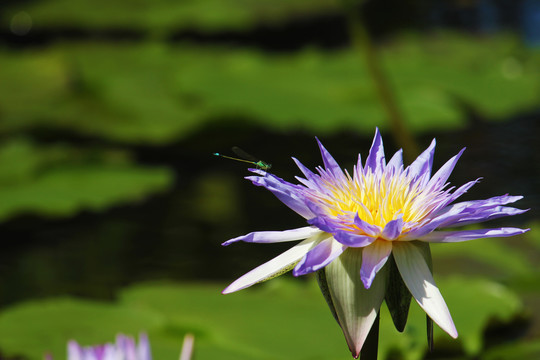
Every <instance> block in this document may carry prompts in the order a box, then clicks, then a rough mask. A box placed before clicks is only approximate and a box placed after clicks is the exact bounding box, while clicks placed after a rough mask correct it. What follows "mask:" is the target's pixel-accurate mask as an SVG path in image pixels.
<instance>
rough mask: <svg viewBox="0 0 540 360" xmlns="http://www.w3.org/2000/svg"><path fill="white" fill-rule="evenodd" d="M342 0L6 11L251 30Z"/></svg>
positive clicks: (62, 21)
mask: <svg viewBox="0 0 540 360" xmlns="http://www.w3.org/2000/svg"><path fill="white" fill-rule="evenodd" d="M340 9H341V2H340V1H338V0H275V1H272V2H271V3H267V2H264V1H263V2H261V1H257V0H180V1H174V0H159V1H152V2H147V1H137V2H133V1H130V0H119V1H113V2H111V1H106V0H99V1H90V0H60V1H59V0H56V1H35V2H33V3H31V4H24V5H22V6H21V5H14V6H11V7H10V9H9V11H8V12H7V13H6V15H4V18H3V21H4V23H8V24H9V22H10V20H11V16H13V15H14V14H16V13H17V12H19V11H25V12H26V13H28V14H29V16H30V17H31V19H32V22H33V23H35V27H37V28H38V29H47V28H57V27H58V26H65V27H69V28H74V27H75V28H90V29H109V28H110V29H118V28H124V29H125V28H127V29H136V30H138V31H147V32H150V33H152V34H156V33H157V34H160V33H163V32H164V31H171V30H184V29H190V30H193V29H196V30H199V31H217V30H232V29H246V28H249V27H253V26H254V25H256V24H267V25H268V24H272V23H276V22H283V21H285V20H288V19H290V18H293V17H294V16H296V15H297V14H302V16H306V15H309V14H324V13H326V12H329V11H339V10H340Z"/></svg>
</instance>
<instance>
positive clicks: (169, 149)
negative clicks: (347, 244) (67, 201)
mask: <svg viewBox="0 0 540 360" xmlns="http://www.w3.org/2000/svg"><path fill="white" fill-rule="evenodd" d="M538 118H539V115H538V114H535V113H533V114H525V115H523V116H518V117H515V118H514V119H512V120H508V121H504V122H489V123H484V122H481V121H480V122H475V121H473V122H471V123H470V125H469V126H467V127H466V128H463V129H461V130H456V131H452V132H441V133H429V134H423V135H422V136H421V137H419V138H418V139H417V140H418V142H419V144H420V146H421V147H422V148H425V147H426V146H427V145H428V144H429V142H430V141H431V139H432V138H433V137H436V138H437V143H438V145H437V150H436V159H435V164H434V168H435V169H436V168H438V167H439V166H441V165H442V163H443V162H445V161H446V160H447V159H448V158H450V157H451V156H453V155H454V154H455V153H457V152H458V151H459V150H460V149H461V148H462V147H464V146H466V147H467V150H466V152H465V153H464V155H463V157H462V158H461V160H460V162H459V163H458V165H457V167H456V169H455V171H454V174H453V175H452V177H451V178H450V181H451V182H452V184H454V185H461V184H463V183H465V182H466V181H469V180H472V179H475V178H478V177H483V180H482V182H481V183H480V184H478V185H476V186H475V187H473V188H472V189H471V190H470V191H469V193H468V194H466V195H465V196H464V198H467V199H480V198H487V197H491V196H496V195H502V194H505V193H511V194H515V195H518V194H521V195H524V196H525V199H524V200H522V201H520V202H519V203H518V204H517V207H520V208H531V209H532V210H531V211H529V212H528V213H526V214H525V215H521V216H519V217H515V218H511V219H505V220H503V221H499V222H495V221H493V222H491V223H490V225H493V226H495V225H500V224H511V225H512V226H527V225H526V224H527V223H530V221H531V220H533V219H538V213H537V212H536V209H538V205H539V202H540V198H539V192H538V188H539V185H540V184H539V179H540V145H539V142H538V140H537V135H538V134H539V130H540V129H539V126H540V122H539V121H538ZM383 138H384V140H385V148H386V155H387V157H389V156H391V154H392V153H393V152H394V151H395V150H396V147H395V145H394V143H393V141H392V138H391V137H390V134H389V133H384V132H383ZM320 139H321V140H322V141H323V143H324V144H325V146H326V147H327V148H328V149H329V151H330V152H331V153H332V154H333V155H334V157H335V158H336V160H338V162H340V165H342V167H344V168H348V169H350V168H352V165H353V163H354V162H355V161H356V156H357V154H358V152H360V153H361V154H362V155H363V157H365V156H366V155H367V152H368V150H369V147H370V144H371V140H372V134H370V135H365V136H362V135H357V134H354V133H352V132H343V133H336V134H333V135H324V136H321V137H320ZM77 142H78V144H80V146H85V145H86V143H87V142H86V141H85V140H84V139H77ZM90 142H91V141H90ZM232 145H239V146H241V147H243V148H244V149H246V150H249V151H250V152H254V153H256V155H258V156H260V157H261V159H263V160H266V161H268V162H270V163H272V164H273V168H272V172H274V173H275V174H276V175H278V176H280V177H283V178H284V179H286V180H289V181H292V180H294V176H295V175H299V171H298V170H297V169H296V167H295V165H294V163H293V162H292V160H291V159H290V157H291V156H295V157H297V158H298V159H300V160H301V161H302V162H303V163H304V164H305V165H306V166H308V167H311V168H312V167H314V166H316V165H319V164H321V161H320V156H319V153H318V149H317V145H316V142H315V139H314V134H306V133H302V132H297V133H275V132H273V133H272V132H267V131H265V130H263V129H261V128H256V127H254V126H252V125H249V124H248V123H241V122H236V123H232V122H220V123H216V124H215V125H213V126H210V127H207V128H206V129H203V130H201V131H200V132H199V133H197V134H194V135H193V136H191V137H190V138H188V139H186V140H185V141H183V142H179V143H176V144H171V145H168V146H160V147H151V146H137V147H135V148H134V149H133V150H134V151H135V153H136V154H137V158H138V161H139V162H141V163H144V164H147V165H159V166H162V165H165V166H168V167H170V168H172V169H174V171H175V174H176V181H175V183H174V186H173V187H172V188H171V189H170V190H169V191H167V192H166V193H161V194H159V195H156V196H153V197H151V198H148V199H146V200H145V201H142V202H140V203H135V204H126V205H123V206H118V207H115V208H112V209H110V210H108V211H106V212H103V213H90V212H83V213H80V214H79V215H77V216H75V217H73V218H69V219H44V218H39V217H33V216H23V217H18V218H15V219H12V220H11V221H9V222H6V223H3V224H2V225H1V226H0V236H1V237H2V239H3V251H2V252H1V254H0V264H1V265H0V287H1V288H2V289H4V291H3V296H2V297H1V298H0V305H2V306H5V305H7V304H11V303H13V302H16V301H20V300H23V299H27V298H39V297H48V296H52V295H64V294H70V295H78V296H85V297H92V298H102V299H111V298H114V295H115V292H116V290H117V289H118V288H120V287H122V286H125V285H127V284H130V283H134V282H139V281H144V280H153V279H172V280H189V281H191V280H198V281H200V280H204V281H222V282H224V283H225V282H227V281H231V280H233V279H234V278H236V277H237V276H239V275H241V274H243V273H244V272H246V271H248V270H249V269H251V268H252V267H255V266H256V265H258V264H260V263H261V262H263V261H265V260H267V259H269V258H271V257H273V256H274V255H277V254H279V253H280V252H281V251H283V249H284V248H287V247H288V245H284V246H280V245H274V246H268V247H266V246H264V245H250V244H235V245H232V246H231V247H222V246H221V245H220V244H221V243H222V242H223V241H225V240H227V239H229V238H231V237H235V236H238V235H241V234H244V233H247V232H250V231H256V230H283V229H289V228H294V227H299V226H303V221H302V219H301V218H300V217H299V216H297V215H296V214H295V213H293V212H292V211H290V210H289V209H288V208H286V207H285V206H284V205H282V204H281V202H279V201H278V200H276V199H275V198H274V197H273V195H272V194H271V193H270V192H268V191H265V190H264V189H262V188H258V187H255V186H252V185H251V184H250V183H249V182H248V181H246V180H244V179H243V177H244V176H246V175H248V172H247V170H246V167H245V165H244V164H242V163H236V162H232V161H228V160H225V159H219V158H217V157H214V156H212V153H213V152H215V151H219V152H224V153H226V152H227V151H228V149H229V148H230V147H231V146H232Z"/></svg>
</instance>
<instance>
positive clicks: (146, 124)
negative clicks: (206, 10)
mask: <svg viewBox="0 0 540 360" xmlns="http://www.w3.org/2000/svg"><path fill="white" fill-rule="evenodd" d="M517 44H518V43H517V39H516V38H513V37H506V36H500V37H493V38H489V39H475V38H472V37H465V36H458V35H451V34H440V35H438V36H411V37H402V38H396V39H395V40H394V41H392V42H391V43H389V44H388V45H386V46H384V47H383V48H382V51H381V59H382V60H383V62H384V64H385V67H386V68H387V69H388V73H389V75H390V79H391V81H392V83H393V87H394V88H395V91H396V94H397V97H398V99H399V102H400V104H402V107H403V110H404V112H405V116H406V118H407V119H408V126H409V127H410V128H411V129H412V130H413V131H417V132H418V131H427V130H433V129H435V128H437V129H449V128H455V127H458V126H462V125H463V111H464V108H467V107H471V108H473V109H477V110H478V111H480V112H483V113H484V114H486V115H488V116H490V117H494V118H498V117H501V116H506V115H508V114H511V113H515V112H517V111H522V110H526V109H528V108H531V107H533V106H535V105H536V104H537V103H538V98H537V96H536V95H535V94H536V92H535V86H536V82H537V81H536V80H537V77H536V74H535V73H534V71H533V69H534V66H533V65H534V64H535V63H536V62H538V61H539V60H538V56H539V55H538V54H536V55H535V53H533V52H530V53H527V52H524V53H525V54H526V55H525V56H521V57H519V59H518V58H517V57H516V56H517V55H516V50H515V48H516V47H517V46H518V45H517ZM443 45H444V46H443ZM479 45H482V46H479ZM486 48H487V49H488V50H485V49H486ZM450 54H451V56H450ZM450 58H451V59H452V60H450ZM454 59H457V60H456V61H454ZM512 59H513V60H512ZM507 61H515V62H519V66H520V69H521V70H520V71H521V72H518V73H516V74H515V76H514V75H512V76H509V75H508V74H507V72H506V70H504V69H505V65H504V64H505V63H506V62H507ZM479 64H480V65H479ZM0 67H2V68H3V69H5V72H6V73H8V74H10V75H9V76H8V77H7V79H6V80H4V81H3V82H2V83H1V84H0V99H1V100H0V108H1V110H2V115H3V121H2V124H1V125H0V133H4V134H6V133H7V134H9V133H11V132H13V131H22V130H27V129H33V128H36V127H44V126H46V127H47V128H48V129H63V130H68V129H69V130H70V131H74V132H76V133H81V134H84V135H87V136H88V135H89V136H95V137H104V138H108V139H113V140H116V141H123V142H131V143H133V142H135V143H141V142H152V143H167V142H172V141H176V140H178V139H182V138H185V137H186V136H188V135H189V134H192V133H193V132H194V131H197V129H199V128H200V127H202V126H205V125H209V124H210V123H215V122H216V121H224V120H223V119H234V118H236V119H238V118H240V119H246V120H249V121H252V122H254V123H259V124H260V125H262V126H265V127H268V128H273V129H278V130H287V131H289V130H305V131H310V132H314V133H327V132H334V131H342V130H343V129H351V130H353V131H359V132H368V131H369V132H371V131H372V129H373V127H374V126H379V127H381V128H384V127H388V124H387V121H386V114H385V112H384V111H383V109H382V107H381V105H380V103H379V101H378V98H377V96H376V94H375V91H374V87H373V84H372V81H371V78H370V76H369V74H368V73H367V70H366V68H365V66H364V64H363V62H362V57H361V56H359V54H358V53H356V52H354V51H352V50H348V49H345V50H340V51H335V52H331V53H324V52H321V51H318V50H313V49H311V50H310V49H308V50H304V51H301V52H298V53H295V54H287V55H283V54H281V55H268V54H263V53H260V52H257V51H254V50H233V49H227V48H216V47H196V46H188V45H185V44H184V45H178V46H167V45H164V44H158V43H138V44H133V43H123V44H122V43H120V44H119V43H114V44H107V43H83V44H79V45H66V44H64V45H55V46H52V47H50V48H45V49H43V50H39V51H37V50H36V51H32V52H28V53H24V52H22V53H8V52H5V51H3V52H0ZM26 74H32V76H31V77H28V76H27V75H26ZM43 79H45V80H43ZM21 84H22V85H21ZM23 85H24V89H26V90H25V91H13V89H14V88H19V87H21V86H23Z"/></svg>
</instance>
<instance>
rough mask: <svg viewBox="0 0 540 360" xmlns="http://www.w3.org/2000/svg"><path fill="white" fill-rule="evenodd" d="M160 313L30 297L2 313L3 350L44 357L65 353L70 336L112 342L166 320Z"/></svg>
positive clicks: (84, 341) (60, 356)
mask: <svg viewBox="0 0 540 360" xmlns="http://www.w3.org/2000/svg"><path fill="white" fill-rule="evenodd" d="M163 321H164V319H163V318H162V316H161V315H160V314H159V313H155V312H151V311H143V310H141V309H132V308H126V307H123V308H122V307H119V306H118V305H115V304H107V303H101V302H96V301H86V300H81V299H70V298H57V299H49V300H34V301H28V302H25V303H22V304H19V305H16V306H13V307H11V308H9V309H7V310H4V311H3V312H2V313H1V314H0V339H1V340H0V347H1V348H2V354H12V355H24V356H25V357H28V358H29V359H36V360H37V359H43V356H44V354H46V353H50V354H52V355H53V357H54V358H56V359H63V358H65V357H66V345H67V341H68V340H70V339H75V340H77V341H79V342H80V343H81V344H88V345H91V344H100V343H104V342H111V341H113V340H114V338H115V336H116V334H117V333H119V332H122V333H125V334H135V335H136V334H137V333H138V332H139V331H141V330H145V329H146V330H152V329H154V328H156V327H159V326H161V324H163Z"/></svg>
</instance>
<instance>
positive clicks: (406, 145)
mask: <svg viewBox="0 0 540 360" xmlns="http://www.w3.org/2000/svg"><path fill="white" fill-rule="evenodd" d="M344 3H345V10H346V16H347V22H348V26H349V33H350V36H351V41H352V43H353V46H354V47H355V48H356V49H357V51H358V52H359V53H360V54H362V56H363V57H364V61H365V63H366V67H367V70H368V72H369V74H370V76H371V79H372V80H373V84H374V86H375V90H376V91H377V95H378V97H379V100H380V102H381V104H382V107H383V108H384V111H385V112H386V115H387V117H388V120H389V121H390V127H391V130H392V135H393V136H394V139H396V142H397V144H398V145H399V146H400V147H401V148H403V149H404V150H405V151H404V154H406V156H408V157H409V159H407V160H413V159H414V158H415V157H416V156H417V155H418V154H419V153H420V151H419V147H418V144H417V143H416V141H415V140H414V137H413V136H412V134H411V132H410V131H409V129H408V128H407V126H406V121H405V116H404V115H403V112H402V111H401V109H400V107H399V105H398V101H397V98H396V95H395V93H394V91H393V90H392V87H391V85H390V81H389V80H388V77H387V76H386V74H385V72H384V70H383V69H382V67H381V61H380V59H379V56H378V54H377V50H376V48H375V46H374V45H373V41H372V39H371V37H370V35H369V33H368V31H367V29H366V27H365V25H364V21H362V16H361V13H360V10H359V8H358V6H357V4H356V3H357V2H356V1H353V0H344Z"/></svg>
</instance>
